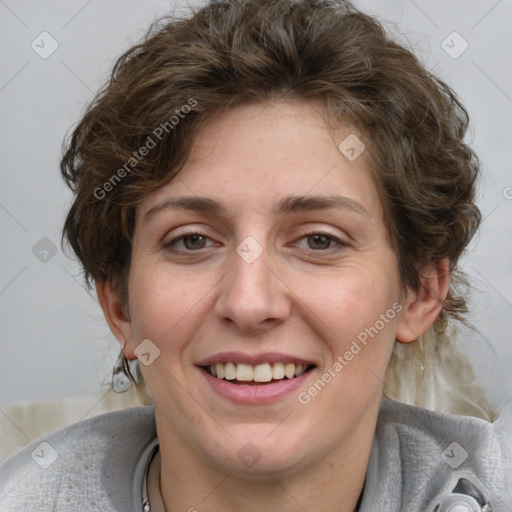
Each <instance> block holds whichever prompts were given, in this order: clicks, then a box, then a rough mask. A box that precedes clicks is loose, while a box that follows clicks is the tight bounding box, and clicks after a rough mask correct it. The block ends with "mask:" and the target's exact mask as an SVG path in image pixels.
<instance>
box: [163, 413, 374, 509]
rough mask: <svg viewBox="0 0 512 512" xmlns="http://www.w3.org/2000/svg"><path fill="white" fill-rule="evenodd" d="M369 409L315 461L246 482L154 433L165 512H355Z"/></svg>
mask: <svg viewBox="0 0 512 512" xmlns="http://www.w3.org/2000/svg"><path fill="white" fill-rule="evenodd" d="M373 409H374V408H373V407H372V410H371V411H367V415H366V417H364V418H363V419H362V421H361V422H360V424H359V425H357V427H356V428H354V429H353V431H352V432H351V435H350V436H349V437H348V438H346V439H344V441H343V443H341V444H340V445H338V446H336V447H331V449H329V450H326V453H322V454H316V460H315V461H312V460H311V461H307V462H306V461H304V462H303V463H301V464H298V465H299V466H300V467H299V468H294V469H293V470H290V469H287V470H280V471H260V472H259V473H252V474H251V475H250V476H247V475H241V474H238V473H235V472H233V471H229V470H225V471H221V470H219V468H218V467H213V466H211V465H208V464H207V463H205V461H204V460H198V458H197V456H194V453H193V452H192V451H188V450H187V448H186V447H184V445H183V444H180V445H172V444H168V443H167V442H166V440H169V439H172V437H171V436H169V435H165V433H163V432H159V439H161V442H160V450H161V454H162V466H161V479H160V486H161V491H162V498H163V502H164V504H165V509H166V512H183V511H189V512H195V511H200V512H221V511H222V512H228V511H233V512H234V511H235V510H244V511H246V512H260V511H261V510H265V511H267V512H274V511H275V512H278V511H279V512H304V510H308V511H311V512H313V511H315V512H327V511H329V512H331V511H332V510H337V511H339V512H354V510H356V508H357V503H358V500H359V497H360V495H361V493H362V489H363V486H364V481H365V476H366V469H367V466H368V459H369V456H370V448H371V444H372V440H373V435H374V431H375V424H376V419H377V413H378V408H377V409H376V410H373ZM369 418H371V421H368V420H369ZM176 461H180V463H179V467H177V464H176ZM177 490H178V491H177Z"/></svg>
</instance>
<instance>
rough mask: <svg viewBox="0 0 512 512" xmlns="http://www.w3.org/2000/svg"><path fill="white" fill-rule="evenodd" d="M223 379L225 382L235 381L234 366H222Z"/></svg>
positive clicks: (231, 364) (229, 364)
mask: <svg viewBox="0 0 512 512" xmlns="http://www.w3.org/2000/svg"><path fill="white" fill-rule="evenodd" d="M224 378H225V379H226V380H235V379H236V366H235V365H234V364H233V363H227V364H226V365H225V366H224Z"/></svg>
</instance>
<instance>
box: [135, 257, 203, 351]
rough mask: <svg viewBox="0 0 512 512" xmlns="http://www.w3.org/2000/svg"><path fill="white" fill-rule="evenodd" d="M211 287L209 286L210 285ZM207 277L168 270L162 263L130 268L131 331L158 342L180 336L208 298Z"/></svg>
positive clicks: (184, 332)
mask: <svg viewBox="0 0 512 512" xmlns="http://www.w3.org/2000/svg"><path fill="white" fill-rule="evenodd" d="M210 288H211V287H210ZM208 289H209V288H208V283H207V278H205V279H194V278H193V276H190V275H188V273H186V272H175V271H173V272H171V270H170V268H169V266H168V265H165V264H156V265H155V264H150V263H148V264H146V265H144V264H143V263H142V264H139V265H137V266H135V267H134V268H132V271H131V272H130V313H131V318H132V326H133V330H134V334H135V335H136V336H137V337H139V338H142V339H144V338H150V339H154V340H155V342H157V343H164V342H168V340H169V339H173V340H176V341H177V342H179V340H178V339H177V338H176V334H177V333H178V332H179V337H180V338H181V337H183V336H184V335H185V334H186V331H187V330H188V329H187V326H188V325H189V324H190V323H191V321H192V320H193V318H194V316H195V314H197V311H198V310H200V309H201V307H202V305H203V301H206V300H207V295H208V294H207V291H208Z"/></svg>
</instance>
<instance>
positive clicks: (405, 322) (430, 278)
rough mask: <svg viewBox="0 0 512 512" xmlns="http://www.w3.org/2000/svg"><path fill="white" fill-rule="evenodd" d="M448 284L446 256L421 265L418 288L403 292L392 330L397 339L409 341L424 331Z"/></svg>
mask: <svg viewBox="0 0 512 512" xmlns="http://www.w3.org/2000/svg"><path fill="white" fill-rule="evenodd" d="M449 287H450V263H449V261H448V259H442V260H439V261H438V262H433V263H432V264H431V265H429V266H428V267H427V268H425V270H424V272H422V276H421V284H420V286H419V289H418V290H408V292H407V296H406V299H405V303H404V304H403V306H404V309H403V312H402V315H401V317H400V320H399V322H398V326H397V331H396V334H395V338H396V340H397V341H399V342H401V343H411V342H412V341H416V340H417V339H418V338H419V337H420V336H422V335H423V334H425V332H426V331H427V329H428V328H429V327H430V326H431V325H432V324H433V323H434V321H435V319H436V318H437V316H438V315H439V313H440V312H441V310H442V308H443V306H442V301H443V300H444V299H446V296H447V294H448V289H449Z"/></svg>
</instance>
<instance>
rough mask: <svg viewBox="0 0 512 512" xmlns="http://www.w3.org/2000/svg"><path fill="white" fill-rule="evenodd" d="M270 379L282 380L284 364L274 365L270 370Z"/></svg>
mask: <svg viewBox="0 0 512 512" xmlns="http://www.w3.org/2000/svg"><path fill="white" fill-rule="evenodd" d="M272 377H273V378H274V379H283V378H284V364H283V363H275V364H274V368H272Z"/></svg>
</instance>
